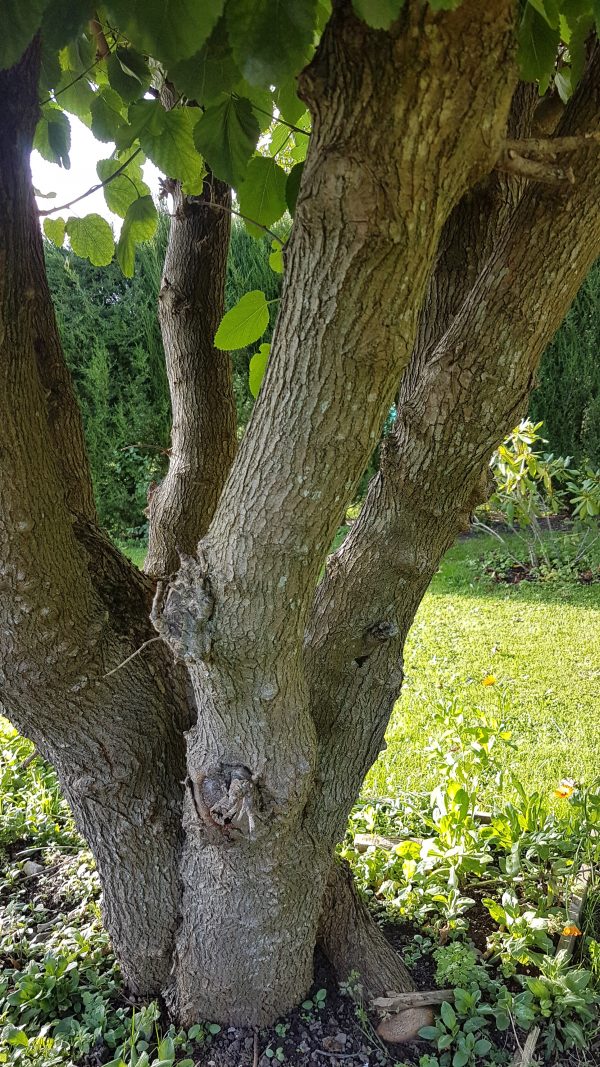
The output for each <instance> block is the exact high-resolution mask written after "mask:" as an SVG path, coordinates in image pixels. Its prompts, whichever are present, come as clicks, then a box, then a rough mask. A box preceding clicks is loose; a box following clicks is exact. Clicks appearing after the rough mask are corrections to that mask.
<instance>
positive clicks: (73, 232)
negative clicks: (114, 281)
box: [65, 215, 115, 267]
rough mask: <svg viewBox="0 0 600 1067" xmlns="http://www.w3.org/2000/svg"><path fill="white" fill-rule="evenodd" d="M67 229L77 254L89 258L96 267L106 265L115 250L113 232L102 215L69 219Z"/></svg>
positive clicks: (72, 246)
mask: <svg viewBox="0 0 600 1067" xmlns="http://www.w3.org/2000/svg"><path fill="white" fill-rule="evenodd" d="M65 230H66V233H67V236H68V238H69V241H70V243H71V248H72V249H73V251H74V253H75V255H76V256H80V257H81V258H82V259H89V261H90V263H92V264H93V265H94V267H106V266H107V265H108V264H109V263H110V261H111V259H112V257H113V255H114V251H115V240H114V237H113V232H112V230H111V228H110V226H109V225H108V222H107V221H106V219H103V218H102V215H85V216H84V217H83V218H82V219H77V218H70V219H67V223H66V226H65Z"/></svg>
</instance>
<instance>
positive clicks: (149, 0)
mask: <svg viewBox="0 0 600 1067" xmlns="http://www.w3.org/2000/svg"><path fill="white" fill-rule="evenodd" d="M223 3H224V0H202V2H199V0H108V3H107V4H106V7H107V9H108V11H109V12H110V13H111V14H112V16H113V18H114V19H115V21H116V23H117V25H118V28H119V29H120V30H121V31H122V32H123V33H125V34H126V36H127V37H128V39H129V40H130V41H131V42H132V44H133V45H135V47H136V48H139V49H141V50H142V51H143V52H146V53H147V54H148V55H151V56H153V57H154V58H155V59H158V60H160V61H161V62H162V63H164V64H166V66H170V65H171V64H176V63H179V62H180V61H181V60H182V59H188V58H189V56H191V55H193V54H194V52H198V51H199V49H200V48H201V47H202V45H203V44H204V43H205V41H206V40H207V38H208V37H209V35H210V34H211V32H212V30H213V29H214V27H215V25H216V23H217V21H218V19H219V18H220V16H221V14H222V12H223Z"/></svg>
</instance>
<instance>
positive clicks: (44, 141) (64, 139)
mask: <svg viewBox="0 0 600 1067" xmlns="http://www.w3.org/2000/svg"><path fill="white" fill-rule="evenodd" d="M33 147H34V148H35V149H37V151H38V152H39V153H40V155H41V156H43V157H44V159H47V160H48V162H49V163H58V165H59V166H60V167H64V168H65V170H68V169H69V167H70V166H71V162H70V160H69V149H70V147H71V126H70V124H69V120H68V118H67V116H66V115H65V113H64V111H62V109H61V108H59V107H57V106H56V104H44V106H43V108H42V116H41V118H40V120H39V122H38V124H37V126H36V130H35V137H34V138H33Z"/></svg>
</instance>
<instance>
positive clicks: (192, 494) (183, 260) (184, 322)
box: [145, 175, 236, 575]
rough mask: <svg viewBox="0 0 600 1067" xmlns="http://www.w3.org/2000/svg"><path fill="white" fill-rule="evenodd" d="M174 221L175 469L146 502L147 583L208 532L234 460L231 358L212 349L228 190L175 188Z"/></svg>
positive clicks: (169, 292)
mask: <svg viewBox="0 0 600 1067" xmlns="http://www.w3.org/2000/svg"><path fill="white" fill-rule="evenodd" d="M170 188H171V190H172V196H173V218H172V221H171V229H170V232H169V244H168V248H167V255H166V259H165V266H164V271H163V279H162V285H161V290H160V295H159V307H158V313H159V320H160V326H161V331H162V338H163V347H164V350H165V358H166V362H167V374H168V377H169V387H170V393H171V407H172V411H173V429H172V438H171V450H170V459H169V469H168V472H167V474H166V477H165V478H164V480H163V481H162V482H161V484H160V485H159V486H158V488H157V489H156V491H155V492H154V494H153V495H152V498H151V501H150V509H149V536H148V554H147V557H146V563H145V570H146V572H147V573H148V574H155V575H166V574H170V573H171V572H173V571H175V570H176V569H177V566H178V564H179V554H180V553H191V552H193V551H194V549H195V547H196V545H197V544H198V541H199V540H200V538H201V537H203V536H204V534H205V533H206V531H207V530H208V526H209V524H210V520H211V518H212V516H213V513H214V511H215V508H216V506H217V501H218V499H219V496H220V495H221V490H222V488H223V485H224V484H225V479H226V478H227V474H228V472H229V468H230V467H231V464H232V462H233V458H234V456H235V451H236V414H235V400H234V396H233V386H232V380H231V361H230V358H229V355H228V353H226V352H220V351H219V350H218V349H216V348H215V347H214V344H213V340H214V336H215V333H216V331H217V328H218V326H219V323H220V321H221V319H222V317H223V312H224V306H225V304H224V301H225V274H226V269H227V253H228V250H229V237H230V230H231V215H230V212H229V208H230V206H231V190H230V189H229V187H228V186H227V185H225V184H224V183H223V182H220V181H218V180H217V179H216V178H214V177H212V176H211V175H209V176H208V177H207V178H206V179H205V182H204V189H203V191H202V194H201V195H200V196H185V194H184V193H183V191H182V189H181V183H180V182H173V183H170Z"/></svg>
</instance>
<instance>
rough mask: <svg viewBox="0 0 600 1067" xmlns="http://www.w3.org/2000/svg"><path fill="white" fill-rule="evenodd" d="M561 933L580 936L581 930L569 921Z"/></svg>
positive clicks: (568, 935)
mask: <svg viewBox="0 0 600 1067" xmlns="http://www.w3.org/2000/svg"><path fill="white" fill-rule="evenodd" d="M562 935H563V937H581V930H580V929H579V927H578V926H575V923H570V924H569V925H568V926H565V927H564V929H563V932H562Z"/></svg>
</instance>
